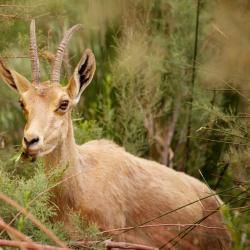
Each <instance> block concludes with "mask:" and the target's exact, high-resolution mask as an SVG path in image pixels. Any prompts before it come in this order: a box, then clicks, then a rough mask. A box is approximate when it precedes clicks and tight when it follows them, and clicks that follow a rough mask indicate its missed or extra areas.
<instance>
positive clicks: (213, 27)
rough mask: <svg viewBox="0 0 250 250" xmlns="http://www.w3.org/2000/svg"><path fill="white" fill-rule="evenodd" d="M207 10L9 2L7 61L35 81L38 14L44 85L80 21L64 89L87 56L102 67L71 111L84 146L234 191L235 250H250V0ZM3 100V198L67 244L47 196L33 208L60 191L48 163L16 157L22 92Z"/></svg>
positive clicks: (7, 214) (174, 1)
mask: <svg viewBox="0 0 250 250" xmlns="http://www.w3.org/2000/svg"><path fill="white" fill-rule="evenodd" d="M199 3H200V5H199V6H198V5H197V1H196V0H95V1H92V0H81V1H80V0H74V1H69V0H54V1H49V0H43V1H39V0H37V1H29V0H18V1H17V0H16V1H14V0H13V1H3V0H1V1H0V22H1V28H0V30H1V39H0V55H1V57H2V58H4V60H5V61H6V62H7V63H8V64H9V65H11V66H12V67H13V68H15V69H16V70H17V71H18V72H20V73H22V74H23V75H25V76H26V77H27V78H28V79H30V78H31V74H30V73H31V66H30V60H29V57H28V54H29V23H30V19H31V18H35V19H36V27H37V41H38V46H39V54H40V61H41V71H42V79H43V80H47V79H48V78H49V75H50V58H51V53H55V51H56V47H57V45H58V43H59V41H60V39H61V38H62V36H63V32H65V31H66V30H67V29H68V28H69V27H71V26H72V25H74V24H76V23H82V24H83V26H84V31H83V32H80V33H78V34H75V35H74V38H73V39H72V41H71V43H70V45H69V48H68V51H67V53H66V56H65V60H64V71H63V74H62V78H61V79H62V82H63V83H64V84H66V82H67V79H68V77H69V76H70V75H71V73H72V69H74V67H75V66H76V64H77V62H78V60H79V59H80V57H81V53H82V52H83V51H84V49H85V48H87V47H89V48H91V49H92V50H93V51H94V54H95V56H96V61H97V71H96V74H95V77H94V80H93V82H92V84H91V85H90V86H89V87H88V88H87V90H86V91H85V92H84V94H83V96H82V98H81V102H80V105H78V107H77V109H76V110H75V112H74V114H73V118H74V125H75V134H76V138H77V141H78V142H79V143H84V142H85V141H88V140H91V139H96V138H103V137H105V138H109V139H112V140H114V141H115V142H117V143H118V144H119V145H122V146H124V147H125V148H126V150H128V151H129V152H131V153H133V154H136V155H138V156H141V157H144V158H148V159H153V160H156V161H158V162H161V163H163V164H165V165H168V166H170V167H172V168H174V169H176V170H180V171H185V172H187V173H188V174H191V175H193V176H195V177H197V178H199V179H201V180H202V181H204V182H207V184H208V185H209V186H210V187H211V188H212V189H214V190H216V191H217V192H220V191H223V190H225V189H229V188H231V187H234V186H235V185H237V186H238V189H232V190H231V191H230V192H227V193H225V194H222V195H221V198H222V199H223V201H224V202H225V203H226V204H227V205H228V206H227V209H226V211H225V218H226V223H227V224H228V227H229V229H230V232H231V234H232V237H233V240H234V247H235V249H247V246H249V244H250V242H249V240H250V212H249V206H250V204H249V194H250V193H249V176H250V149H249V145H250V134H249V133H250V132H249V131H250V130H249V126H250V115H249V107H250V106H249V100H250V99H249V98H250V95H249V94H250V72H249V65H250V26H249V22H250V1H248V0H213V1H207V0H200V1H199ZM197 14H199V15H198V27H197V21H196V20H197ZM196 28H197V29H196ZM195 40H197V47H196V46H195ZM195 54H196V55H195ZM195 57H196V61H195V63H193V62H194V58H195ZM0 93H1V94H0V191H1V192H4V193H6V194H8V195H9V196H10V197H12V198H14V199H15V200H17V201H19V203H20V204H22V205H23V206H24V207H26V208H28V209H29V210H30V211H31V212H32V213H33V214H35V215H36V216H37V217H38V218H39V219H40V220H41V221H42V222H44V223H45V224H46V225H47V226H48V227H50V228H51V229H53V230H54V231H55V232H56V233H57V234H58V235H59V236H61V238H63V239H66V238H67V235H66V233H64V232H63V225H60V224H54V223H51V221H50V219H49V217H50V216H52V215H53V214H54V213H56V208H54V207H53V205H51V204H50V202H49V196H50V194H49V193H45V194H44V195H43V196H42V198H40V199H36V200H35V201H33V199H34V198H35V197H36V196H37V195H38V194H39V193H41V192H43V191H44V190H46V189H47V188H49V186H50V185H51V182H50V180H47V178H45V175H44V172H43V168H42V163H41V162H38V163H27V162H22V161H20V160H19V151H20V142H21V138H22V129H23V126H24V118H23V116H22V112H21V109H20V107H19V105H18V101H17V100H18V96H17V95H16V94H15V93H13V92H12V91H11V90H10V89H9V88H8V87H6V86H5V84H4V83H3V82H1V83H0ZM13 145H14V146H13ZM53 174H55V175H58V173H53ZM59 175H60V174H59ZM52 179H55V178H52ZM234 190H237V191H234ZM97 192H98V190H97ZM31 201H32V202H31ZM14 215H15V211H14V210H13V209H12V208H10V207H8V206H6V205H5V204H4V203H0V216H1V217H3V218H4V219H5V220H6V221H7V222H9V221H11V220H12V219H13V217H14ZM74 216H75V215H74ZM77 223H79V221H78V222H77ZM14 225H15V226H16V227H17V228H18V229H19V230H21V231H23V232H24V233H26V234H27V235H31V236H32V237H33V239H34V240H37V241H43V242H49V239H46V238H45V236H44V235H43V234H42V233H40V232H39V231H38V230H37V229H35V227H34V226H32V224H29V222H27V221H26V220H25V218H24V217H22V216H19V217H18V218H16V219H15V221H14ZM83 228H84V230H82V229H81V228H80V227H79V232H78V236H77V235H76V238H77V237H80V236H79V235H81V236H82V235H84V236H86V237H87V236H90V237H94V238H95V237H97V236H96V235H98V233H97V229H95V227H94V226H92V227H90V228H89V227H87V229H86V226H83ZM1 235H2V236H3V235H4V236H5V237H6V238H8V235H7V234H6V233H1Z"/></svg>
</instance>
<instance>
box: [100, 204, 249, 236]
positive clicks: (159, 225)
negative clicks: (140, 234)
mask: <svg viewBox="0 0 250 250" xmlns="http://www.w3.org/2000/svg"><path fill="white" fill-rule="evenodd" d="M244 208H245V207H244ZM194 225H195V226H197V227H202V228H206V229H218V230H226V229H225V228H223V227H210V226H206V225H202V224H199V225H196V224H150V225H143V226H138V228H152V227H178V228H180V227H187V226H194ZM132 228H133V227H122V228H116V229H111V230H105V231H102V232H100V233H98V234H105V233H112V232H119V231H123V230H128V229H132Z"/></svg>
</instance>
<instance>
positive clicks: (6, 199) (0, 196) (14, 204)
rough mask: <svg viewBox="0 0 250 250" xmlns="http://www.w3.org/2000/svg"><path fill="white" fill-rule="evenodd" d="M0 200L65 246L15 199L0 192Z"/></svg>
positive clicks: (63, 245) (62, 245)
mask: <svg viewBox="0 0 250 250" xmlns="http://www.w3.org/2000/svg"><path fill="white" fill-rule="evenodd" d="M0 200H2V201H4V202H5V203H7V204H9V205H10V206H12V207H14V208H16V209H17V210H18V211H20V212H21V213H22V214H24V215H25V216H26V217H27V218H28V219H29V220H30V221H32V223H33V224H34V225H36V226H37V227H38V228H39V229H40V230H41V231H43V232H44V233H45V234H46V235H47V236H48V237H49V238H50V239H52V240H53V241H54V242H55V243H57V244H58V245H59V246H61V247H63V248H65V247H66V246H65V244H64V243H63V242H62V241H61V240H60V239H59V238H58V237H57V236H56V235H55V234H54V233H53V232H52V231H50V230H49V229H48V228H47V227H45V226H44V225H43V224H42V223H41V222H40V221H39V220H38V219H36V218H35V217H34V216H33V215H32V214H31V213H29V212H28V211H27V210H26V209H25V208H23V207H22V206H20V205H19V204H18V203H17V202H16V201H14V200H12V199H11V198H9V197H8V196H6V195H4V194H3V193H0Z"/></svg>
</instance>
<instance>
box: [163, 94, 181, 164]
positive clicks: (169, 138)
mask: <svg viewBox="0 0 250 250" xmlns="http://www.w3.org/2000/svg"><path fill="white" fill-rule="evenodd" d="M180 107H181V97H180V96H178V98H177V100H176V102H175V106H174V110H173V118H172V122H171V124H170V126H169V128H168V133H167V135H166V141H165V143H164V147H163V164H164V165H166V166H169V150H170V146H171V142H172V140H173V136H174V132H175V127H176V123H177V121H178V118H179V114H180Z"/></svg>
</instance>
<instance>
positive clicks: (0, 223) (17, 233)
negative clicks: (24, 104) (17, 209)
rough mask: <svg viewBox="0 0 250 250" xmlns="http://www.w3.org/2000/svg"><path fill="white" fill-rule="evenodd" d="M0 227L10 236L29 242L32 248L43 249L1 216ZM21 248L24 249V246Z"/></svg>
mask: <svg viewBox="0 0 250 250" xmlns="http://www.w3.org/2000/svg"><path fill="white" fill-rule="evenodd" d="M0 228H4V229H5V230H6V231H7V232H8V234H9V235H10V236H14V237H15V238H16V239H19V240H22V241H25V242H28V243H30V244H31V245H32V246H33V247H34V248H36V249H38V250H43V248H42V247H41V246H36V244H35V243H34V242H33V241H32V240H31V239H30V238H29V237H27V236H26V235H25V234H23V233H22V232H20V231H18V230H16V229H15V228H13V227H11V226H9V225H8V224H7V223H5V222H4V221H3V219H2V218H1V217H0ZM11 238H12V237H11ZM22 249H26V248H22Z"/></svg>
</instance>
